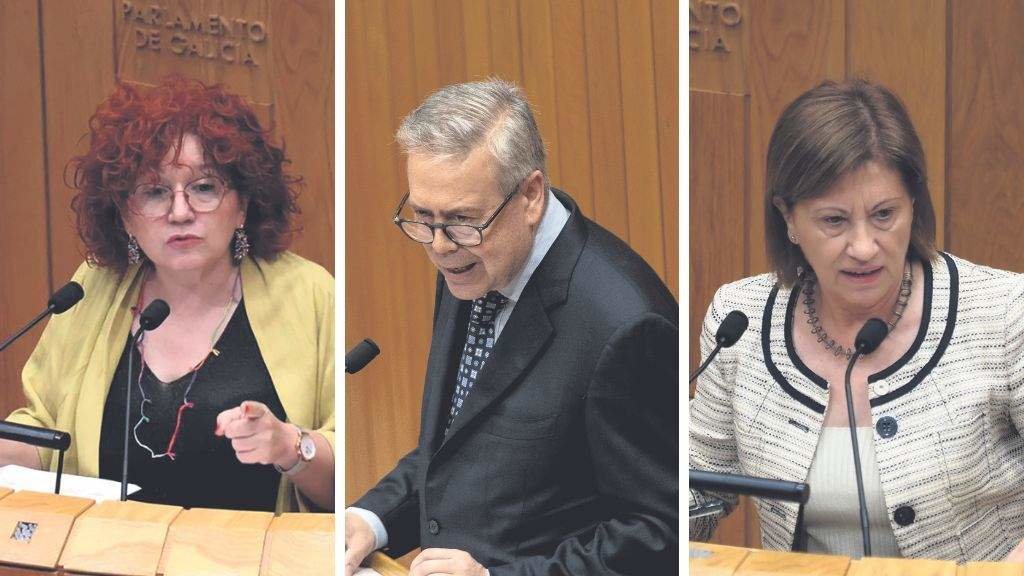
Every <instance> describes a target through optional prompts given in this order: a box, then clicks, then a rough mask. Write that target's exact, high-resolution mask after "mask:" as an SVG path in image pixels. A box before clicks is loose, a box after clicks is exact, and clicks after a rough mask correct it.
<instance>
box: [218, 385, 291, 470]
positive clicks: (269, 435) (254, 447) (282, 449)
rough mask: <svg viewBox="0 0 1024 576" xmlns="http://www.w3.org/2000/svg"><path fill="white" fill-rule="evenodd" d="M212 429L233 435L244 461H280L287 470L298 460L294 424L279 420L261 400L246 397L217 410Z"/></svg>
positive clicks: (226, 434)
mask: <svg viewBox="0 0 1024 576" xmlns="http://www.w3.org/2000/svg"><path fill="white" fill-rule="evenodd" d="M213 433H214V434H216V435H217V436H226V437H227V438H230V439H231V447H232V448H234V449H235V456H236V457H237V458H238V461H239V462H242V463H243V464H277V465H278V466H280V467H281V468H284V469H285V470H287V469H289V468H291V467H292V466H294V465H295V463H296V462H298V460H299V456H298V454H297V453H296V451H295V442H296V439H297V438H296V437H297V436H298V433H297V432H296V431H295V427H294V426H292V425H290V424H285V423H284V422H281V421H280V420H278V419H277V417H276V416H274V414H273V413H272V412H271V411H270V409H269V408H267V407H266V406H265V405H264V404H260V403H259V402H253V401H251V400H246V401H245V402H242V404H241V405H240V406H236V407H235V408H230V409H228V410H225V411H223V412H221V413H220V414H218V415H217V429H216V430H214V432H213Z"/></svg>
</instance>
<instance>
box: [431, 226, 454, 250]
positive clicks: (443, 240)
mask: <svg viewBox="0 0 1024 576" xmlns="http://www.w3.org/2000/svg"><path fill="white" fill-rule="evenodd" d="M430 248H431V249H432V250H433V251H434V252H436V253H437V254H449V253H451V252H455V251H456V250H458V249H459V245H458V244H456V243H455V242H452V239H451V238H449V237H448V235H447V234H445V233H444V230H441V229H440V228H436V229H434V240H433V241H431V243H430Z"/></svg>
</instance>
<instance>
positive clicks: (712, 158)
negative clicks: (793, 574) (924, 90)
mask: <svg viewBox="0 0 1024 576" xmlns="http://www.w3.org/2000/svg"><path fill="white" fill-rule="evenodd" d="M746 106H747V102H746V99H745V97H743V96H734V95H727V94H715V93H710V92H698V91H691V92H690V142H691V145H690V167H691V168H690V223H689V224H690V252H691V253H692V254H699V255H700V257H695V258H691V260H690V286H689V290H690V323H689V334H690V358H691V364H692V360H694V359H697V358H699V357H700V333H701V324H702V323H703V321H704V310H706V309H707V303H710V302H711V298H712V297H713V296H714V295H715V290H717V288H718V287H719V286H721V285H722V284H725V283H726V282H731V281H733V280H735V279H737V278H742V277H743V276H744V270H745V263H744V253H745V247H744V239H743V235H742V234H736V233H735V231H737V230H744V229H746V228H747V227H748V226H749V222H748V221H747V218H746V212H745V211H744V210H743V207H744V205H745V185H746V182H745V178H744V171H743V170H742V169H737V167H738V166H744V165H746V162H745V160H746V159H745V154H746V150H745V144H746V130H747V125H746V124H747V113H746ZM708 215H715V216H714V217H708ZM722 231H731V232H732V233H724V234H723V232H722ZM693 368H695V366H691V370H692V369H693ZM748 510H750V512H749V513H748V512H747V511H748ZM751 515H753V507H750V506H745V507H743V508H741V509H738V510H737V511H735V512H734V513H733V514H732V515H731V516H730V517H729V518H727V519H726V520H725V522H723V524H722V526H720V528H719V529H718V531H717V532H716V534H715V540H716V541H717V542H719V543H723V544H729V545H734V546H751V545H754V546H758V545H759V543H758V542H749V540H753V539H754V535H753V534H751V533H750V532H749V531H748V530H745V529H744V526H745V525H746V523H747V521H748V517H749V516H751Z"/></svg>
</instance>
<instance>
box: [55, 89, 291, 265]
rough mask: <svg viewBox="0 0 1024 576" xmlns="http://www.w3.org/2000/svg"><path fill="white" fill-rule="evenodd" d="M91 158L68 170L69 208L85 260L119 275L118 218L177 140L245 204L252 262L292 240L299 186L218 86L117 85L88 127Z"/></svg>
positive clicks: (278, 152) (252, 119)
mask: <svg viewBox="0 0 1024 576" xmlns="http://www.w3.org/2000/svg"><path fill="white" fill-rule="evenodd" d="M89 130H90V139H89V151H88V152H86V153H85V154H83V155H81V156H75V157H74V158H72V159H71V161H70V162H69V163H68V167H69V168H73V169H74V182H73V185H72V186H73V187H74V188H75V189H76V190H78V192H77V193H76V194H75V197H74V199H73V200H72V202H71V207H72V208H73V209H74V211H75V214H76V217H77V218H76V220H77V228H78V235H79V237H80V238H81V239H82V242H83V243H84V244H85V249H86V253H85V257H86V260H87V261H88V262H90V263H91V264H95V265H98V266H103V267H108V268H113V269H115V270H117V271H123V270H124V269H125V268H126V267H127V265H128V250H127V243H128V233H127V232H126V231H125V229H124V225H123V223H122V221H121V216H120V210H121V209H122V208H123V207H124V203H125V201H126V199H127V198H128V194H129V193H130V192H131V190H132V189H133V188H134V186H135V184H136V181H137V179H138V178H139V176H141V175H143V174H145V173H147V172H156V171H158V170H159V166H160V163H161V162H162V160H163V159H164V158H165V157H166V155H167V153H168V151H170V150H180V149H181V144H182V139H183V138H184V136H185V134H195V135H196V136H198V138H199V141H200V142H201V143H202V147H203V152H204V154H205V156H206V160H207V162H208V163H209V164H210V165H211V167H214V168H215V169H216V171H217V173H218V174H219V175H220V176H221V177H223V178H224V179H225V181H226V182H227V183H228V184H229V185H230V186H231V188H232V189H234V190H235V191H237V192H238V194H239V197H240V198H243V199H248V201H249V203H248V209H247V211H246V218H245V231H246V233H247V234H248V236H249V245H250V252H249V253H250V254H251V255H252V256H256V257H258V258H264V259H271V258H274V257H275V256H277V255H278V254H279V253H281V252H282V251H284V250H285V249H286V248H287V247H288V245H289V244H290V243H291V240H292V237H293V236H294V234H295V233H296V232H297V230H298V229H297V228H296V227H295V226H294V224H293V220H294V218H295V216H296V215H297V214H298V212H299V209H298V205H297V203H296V198H297V195H298V191H297V187H298V185H299V184H300V183H301V178H298V177H295V176H292V175H290V174H288V173H287V172H286V171H285V167H286V165H287V164H289V163H290V161H289V160H288V159H287V158H286V157H285V154H284V150H283V148H280V147H277V146H274V145H272V144H271V143H270V141H269V137H270V130H264V129H263V128H262V127H260V123H259V120H257V118H256V114H255V113H254V112H253V110H252V108H251V107H250V106H249V105H248V104H246V103H245V102H244V101H243V100H242V98H241V97H239V96H238V95H235V94H232V93H230V92H228V91H227V90H225V89H224V87H223V86H221V85H219V84H218V85H214V86H207V85H205V84H203V83H202V82H199V81H198V80H190V79H186V78H183V77H181V76H171V77H168V78H167V79H165V80H164V81H163V82H162V83H161V84H160V85H159V86H156V87H152V88H140V87H137V86H132V85H130V84H124V83H119V84H118V86H117V88H116V89H115V90H114V92H113V93H112V94H111V95H110V96H109V97H107V99H106V100H105V101H104V102H103V103H101V104H100V105H99V107H98V108H97V109H96V112H95V113H94V114H93V115H92V118H90V119H89Z"/></svg>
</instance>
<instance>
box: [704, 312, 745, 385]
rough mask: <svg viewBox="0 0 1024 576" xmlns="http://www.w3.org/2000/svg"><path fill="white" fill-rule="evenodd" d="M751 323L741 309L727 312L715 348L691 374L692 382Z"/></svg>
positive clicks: (734, 341)
mask: <svg viewBox="0 0 1024 576" xmlns="http://www.w3.org/2000/svg"><path fill="white" fill-rule="evenodd" d="M749 323H750V320H748V319H747V315H746V314H744V313H743V312H740V311H739V310H733V311H732V312H729V313H728V314H726V315H725V319H724V320H722V323H721V324H719V325H718V332H715V348H714V350H712V351H711V354H708V357H707V359H706V360H704V363H703V364H701V365H700V368H697V371H696V372H694V373H693V375H692V376H690V382H693V381H694V380H696V379H697V376H700V375H701V374H703V373H704V371H705V370H707V368H708V366H710V365H711V361H712V360H714V358H715V356H717V355H718V352H719V350H721V349H722V348H728V347H730V346H732V345H733V344H735V343H736V342H737V341H738V340H739V339H740V336H742V335H743V333H744V332H746V331H747V325H748V324H749Z"/></svg>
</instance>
